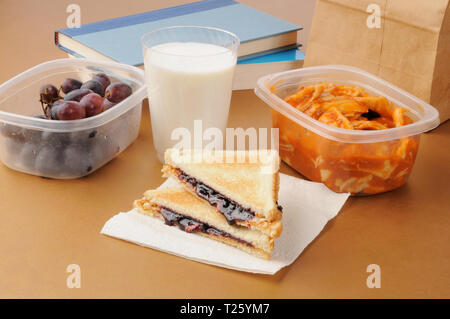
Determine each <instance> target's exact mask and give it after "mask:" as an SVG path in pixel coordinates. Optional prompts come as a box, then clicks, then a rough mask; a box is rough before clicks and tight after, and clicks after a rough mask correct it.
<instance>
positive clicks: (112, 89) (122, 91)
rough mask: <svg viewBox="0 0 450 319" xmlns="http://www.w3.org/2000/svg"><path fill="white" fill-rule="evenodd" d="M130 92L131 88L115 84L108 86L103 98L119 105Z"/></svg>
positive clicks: (120, 83) (118, 83)
mask: <svg viewBox="0 0 450 319" xmlns="http://www.w3.org/2000/svg"><path fill="white" fill-rule="evenodd" d="M132 92H133V91H132V89H131V86H129V85H128V84H126V83H123V82H116V83H113V84H111V85H109V86H108V88H107V89H106V92H105V97H106V98H107V99H108V100H109V101H111V102H113V103H119V102H121V101H123V100H125V99H126V98H127V97H129V96H130V95H131V93H132Z"/></svg>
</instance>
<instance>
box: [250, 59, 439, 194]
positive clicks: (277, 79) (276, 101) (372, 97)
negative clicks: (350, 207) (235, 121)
mask: <svg viewBox="0 0 450 319" xmlns="http://www.w3.org/2000/svg"><path fill="white" fill-rule="evenodd" d="M330 92H332V94H330ZM334 92H337V93H334ZM255 93H256V95H257V96H258V97H260V98H261V99H262V100H263V101H265V102H266V103H267V104H268V105H269V106H270V107H271V113H272V127H274V128H278V129H279V132H278V133H279V151H280V156H281V159H282V160H283V161H284V162H286V163H287V164H288V165H289V166H291V167H292V168H294V169H295V170H296V171H298V172H299V173H300V174H302V175H304V176H305V177H307V178H308V179H310V180H312V181H316V182H322V183H324V184H325V185H326V186H327V187H328V188H330V189H331V190H333V191H335V192H349V193H351V194H353V195H367V194H377V193H382V192H386V191H390V190H393V189H395V188H398V187H400V186H402V185H403V184H405V183H406V181H407V180H408V177H409V175H410V174H411V171H412V168H413V165H414V161H415V158H416V154H417V151H418V147H419V141H420V134H421V133H423V132H426V131H429V130H431V129H433V128H435V127H436V126H438V125H439V113H438V111H437V110H436V109H435V108H433V107H432V106H431V105H429V104H427V103H425V102H424V101H422V100H420V99H418V98H416V97H414V96H412V95H411V94H409V93H407V92H405V91H403V90H401V89H399V88H397V87H395V86H394V85H392V84H390V83H388V82H386V81H384V80H382V79H380V78H378V77H376V76H374V75H371V74H369V73H367V72H365V71H362V70H360V69H357V68H354V67H349V66H344V65H327V66H318V67H309V68H303V69H297V70H292V71H287V72H281V73H277V74H271V75H268V76H265V77H262V78H260V79H259V80H258V83H257V87H256V88H255ZM333 94H335V95H336V96H334V95H333ZM330 95H331V96H330ZM369 109H370V111H369ZM374 115H375V119H371V117H372V116H374Z"/></svg>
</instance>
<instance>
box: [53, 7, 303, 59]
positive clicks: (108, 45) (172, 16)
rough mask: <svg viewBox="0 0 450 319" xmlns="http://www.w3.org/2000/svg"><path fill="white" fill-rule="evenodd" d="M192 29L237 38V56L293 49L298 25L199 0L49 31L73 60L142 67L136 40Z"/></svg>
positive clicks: (140, 51)
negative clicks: (222, 32)
mask: <svg viewBox="0 0 450 319" xmlns="http://www.w3.org/2000/svg"><path fill="white" fill-rule="evenodd" d="M175 25H197V26H211V27H217V28H221V29H225V30H228V31H230V32H232V33H234V34H236V35H237V36H238V37H239V40H240V41H241V45H240V47H239V54H238V55H239V57H240V58H241V60H242V59H243V58H246V57H249V58H255V57H256V56H258V55H267V54H273V53H276V52H281V51H283V52H284V51H286V50H289V49H295V48H297V47H298V46H299V44H297V31H298V30H300V29H301V27H299V26H297V25H295V24H292V23H290V22H287V21H284V20H281V19H279V18H276V17H273V16H271V15H269V14H267V13H264V12H261V11H258V10H256V9H253V8H250V7H248V6H246V5H243V4H241V3H239V2H236V1H234V0H204V1H199V2H193V3H190V4H186V5H181V6H176V7H171V8H166V9H161V10H156V11H150V12H145V13H140V14H135V15H130V16H126V17H121V18H116V19H110V20H105V21H100V22H96V23H91V24H86V25H83V26H81V27H80V28H68V29H61V30H57V31H55V44H56V45H57V46H58V47H60V48H61V49H62V50H64V51H66V52H68V53H69V54H71V55H73V56H83V57H90V58H103V59H107V60H112V61H117V62H121V63H126V64H131V65H134V66H141V65H143V57H142V47H141V37H142V35H144V34H145V33H147V32H149V31H151V30H154V29H157V28H161V27H167V26H175Z"/></svg>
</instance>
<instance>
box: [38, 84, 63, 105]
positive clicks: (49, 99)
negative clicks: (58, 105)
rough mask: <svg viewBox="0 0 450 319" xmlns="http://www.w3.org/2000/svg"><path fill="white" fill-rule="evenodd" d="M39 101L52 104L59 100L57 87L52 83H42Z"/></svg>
mask: <svg viewBox="0 0 450 319" xmlns="http://www.w3.org/2000/svg"><path fill="white" fill-rule="evenodd" d="M40 96H41V99H40V101H41V102H42V103H45V104H52V103H53V102H55V101H57V100H59V92H58V89H57V88H56V87H55V86H54V85H52V84H44V85H43V86H41V89H40Z"/></svg>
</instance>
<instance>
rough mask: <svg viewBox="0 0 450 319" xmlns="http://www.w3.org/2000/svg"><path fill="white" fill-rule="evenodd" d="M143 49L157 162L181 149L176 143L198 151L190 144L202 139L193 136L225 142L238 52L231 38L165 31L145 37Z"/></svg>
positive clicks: (216, 32) (198, 30) (191, 29)
mask: <svg viewBox="0 0 450 319" xmlns="http://www.w3.org/2000/svg"><path fill="white" fill-rule="evenodd" d="M142 46H143V54H144V65H145V76H146V82H147V91H148V97H149V105H150V117H151V122H152V131H153V143H154V145H155V148H156V151H157V154H158V158H159V160H160V161H161V162H164V151H165V150H166V149H167V148H170V147H173V146H180V144H181V139H184V142H185V143H186V142H189V143H190V145H189V148H196V147H198V146H199V145H195V144H196V143H194V140H195V139H196V140H197V141H198V140H199V139H200V140H202V139H203V136H195V135H194V133H195V134H197V135H199V134H200V135H201V134H202V133H203V132H204V131H205V130H207V129H208V128H217V129H219V130H221V132H222V136H225V128H226V125H227V119H228V111H229V108H230V99H231V92H232V81H233V73H234V68H235V65H236V60H237V51H238V47H239V39H238V38H237V37H236V35H234V34H232V33H230V32H228V31H225V30H221V29H217V28H210V27H197V26H176V27H167V28H162V29H157V30H154V31H151V32H149V33H147V34H145V35H144V36H143V37H142ZM196 120H201V122H199V121H196ZM194 121H195V127H196V129H195V132H194ZM176 129H178V130H176ZM180 129H181V130H180ZM183 132H184V133H183ZM180 133H181V135H190V136H180ZM186 133H189V134H186ZM186 138H189V139H190V140H189V141H188V140H186ZM186 146H188V145H186ZM200 147H201V145H200Z"/></svg>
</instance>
